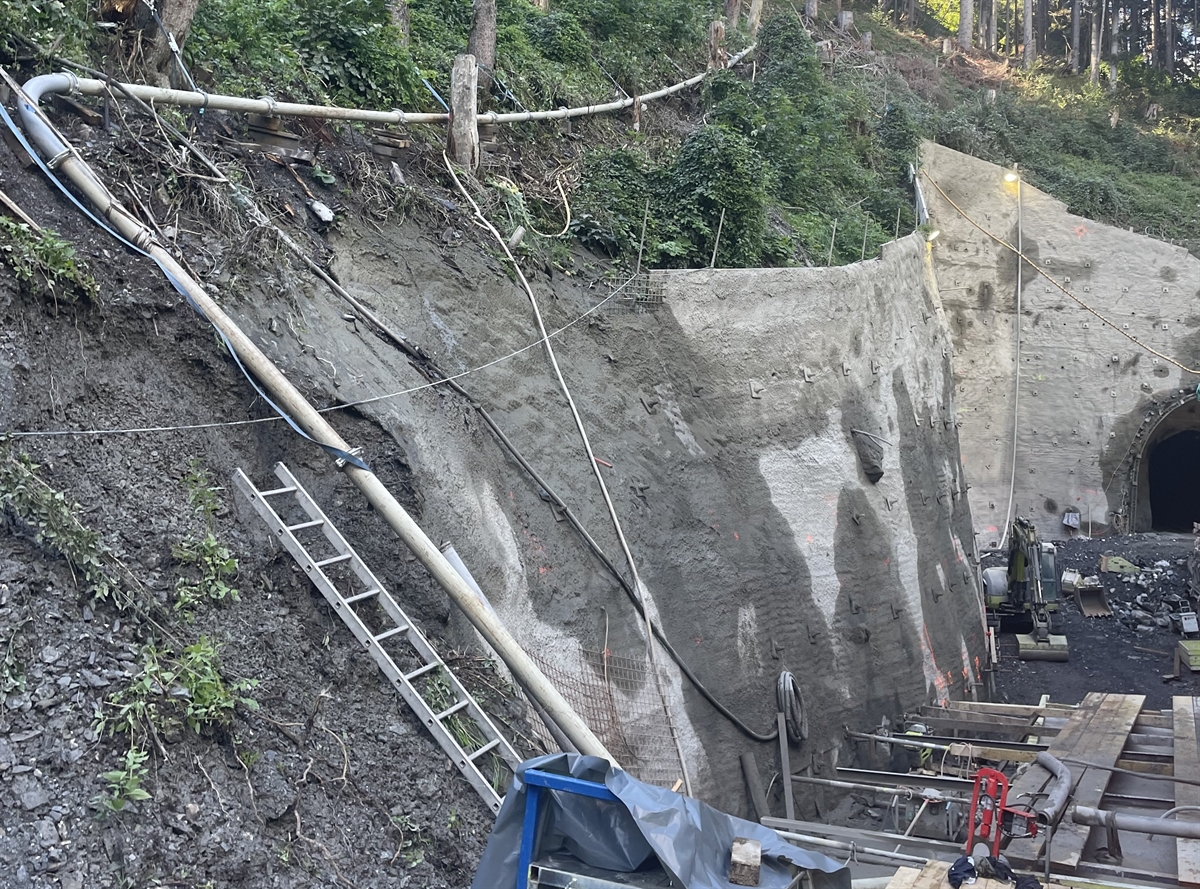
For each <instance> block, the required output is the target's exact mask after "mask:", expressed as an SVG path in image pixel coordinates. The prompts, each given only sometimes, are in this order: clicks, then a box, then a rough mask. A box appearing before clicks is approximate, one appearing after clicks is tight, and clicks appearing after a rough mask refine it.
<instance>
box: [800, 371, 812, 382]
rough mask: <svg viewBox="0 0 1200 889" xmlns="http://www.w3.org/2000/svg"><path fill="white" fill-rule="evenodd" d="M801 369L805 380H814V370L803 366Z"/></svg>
mask: <svg viewBox="0 0 1200 889" xmlns="http://www.w3.org/2000/svg"><path fill="white" fill-rule="evenodd" d="M800 370H801V372H802V374H803V376H804V382H806V383H811V382H812V381H813V375H812V371H811V370H809V369H808V368H807V367H802V368H800Z"/></svg>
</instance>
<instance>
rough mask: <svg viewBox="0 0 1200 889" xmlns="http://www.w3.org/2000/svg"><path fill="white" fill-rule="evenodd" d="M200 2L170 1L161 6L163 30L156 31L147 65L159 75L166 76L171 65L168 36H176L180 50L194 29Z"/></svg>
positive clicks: (191, 0) (196, 0)
mask: <svg viewBox="0 0 1200 889" xmlns="http://www.w3.org/2000/svg"><path fill="white" fill-rule="evenodd" d="M199 5H200V0H169V2H167V3H162V4H160V7H161V8H160V9H159V16H160V17H161V18H162V24H163V26H162V28H156V29H155V31H154V45H153V47H152V48H151V50H150V57H149V59H148V60H147V64H148V65H149V66H150V68H151V69H153V70H154V71H156V72H158V73H159V74H166V73H167V71H168V70H169V69H170V63H171V55H172V54H171V42H170V40H169V38H168V35H174V37H175V43H176V45H177V46H179V47H180V48H182V47H183V43H184V41H185V40H187V35H188V29H190V28H191V27H192V16H194V15H195V14H196V7H197V6H199Z"/></svg>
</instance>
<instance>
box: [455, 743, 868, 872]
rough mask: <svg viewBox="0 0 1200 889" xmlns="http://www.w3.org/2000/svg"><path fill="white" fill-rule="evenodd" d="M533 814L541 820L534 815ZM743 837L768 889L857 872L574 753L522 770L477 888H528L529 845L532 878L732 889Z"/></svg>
mask: <svg viewBox="0 0 1200 889" xmlns="http://www.w3.org/2000/svg"><path fill="white" fill-rule="evenodd" d="M545 789H549V790H553V791H554V792H552V793H546V792H544V790H545ZM596 800H609V801H610V804H605V805H597V803H596ZM611 803H615V805H614V804H611ZM527 807H532V812H533V817H527V816H528V815H529V812H528V811H527ZM526 821H528V822H529V823H530V824H532V825H536V829H537V835H536V836H531V837H527V836H526V835H525V828H524V825H525V823H526ZM738 838H741V839H742V840H743V841H746V840H753V841H755V842H756V843H758V844H759V846H760V850H761V867H760V876H759V883H758V885H760V886H763V887H767V889H785V887H787V886H789V885H790V884H791V883H792V880H793V878H794V877H795V875H796V870H795V869H796V868H799V869H800V870H802V871H807V872H808V873H809V876H810V882H809V885H812V886H813V887H814V889H850V871H849V869H848V868H847V867H846V866H845V865H842V864H841V863H839V862H837V861H835V860H833V859H832V858H829V857H827V856H825V855H822V854H820V853H818V852H809V851H806V850H804V849H801V848H799V847H798V846H794V845H792V844H791V843H787V842H785V841H784V840H783V839H781V838H780V836H779V835H778V834H777V833H776V832H775V831H773V830H770V829H768V828H766V827H763V826H762V825H760V824H754V823H753V822H751V821H745V820H743V819H741V818H735V817H733V816H732V815H726V814H724V813H722V812H719V811H718V810H716V809H714V808H712V807H711V806H708V805H706V804H704V803H702V802H700V801H699V800H696V799H693V798H691V797H687V796H682V795H680V794H678V793H673V792H672V791H670V790H667V789H666V788H664V787H655V786H654V785H651V784H644V783H642V782H641V781H638V780H637V779H635V778H633V777H631V776H630V775H629V774H628V773H626V772H623V771H621V770H620V769H617V768H614V767H612V766H611V765H610V764H609V763H608V762H606V761H605V760H603V759H600V758H598V757H594V756H579V755H576V754H567V753H560V754H554V755H551V756H542V757H537V758H535V759H531V760H527V761H526V762H523V763H521V764H520V765H518V766H517V770H516V774H515V776H514V778H513V784H512V788H511V790H510V791H509V793H508V795H507V796H506V797H505V799H504V806H503V808H501V810H500V814H499V815H498V816H497V818H496V826H495V829H494V830H493V831H492V835H491V836H490V837H489V838H488V844H487V849H486V850H485V851H484V853H483V859H482V861H481V862H480V865H479V870H478V871H477V872H476V874H475V880H474V882H473V883H472V884H471V885H472V889H494V887H497V886H517V887H524V886H526V885H527V881H526V879H524V877H525V876H526V875H523V874H521V873H520V871H521V866H520V863H519V860H520V858H521V855H520V851H521V849H522V846H523V844H525V843H528V846H527V848H528V853H527V854H528V855H529V856H530V857H529V864H531V865H533V866H534V867H532V868H530V870H531V871H532V870H540V869H542V868H544V867H552V868H554V869H555V870H557V871H559V872H563V873H567V874H571V873H576V874H582V873H586V874H588V875H594V876H600V874H596V873H595V872H594V871H593V870H589V868H601V869H603V870H606V871H609V872H610V874H611V872H613V871H616V872H618V873H625V874H629V873H633V872H635V871H636V872H638V875H639V878H644V877H646V876H647V875H648V873H653V870H654V869H658V870H660V871H661V872H664V873H665V874H666V875H667V876H668V877H669V878H670V880H671V881H672V883H671V884H672V885H679V886H721V885H726V884H727V879H726V877H727V875H728V874H729V864H730V861H731V858H732V852H733V845H734V842H735V840H736V839H738ZM534 851H536V856H534V855H533V852H534ZM581 882H582V881H581ZM555 885H566V884H564V883H557V884H555Z"/></svg>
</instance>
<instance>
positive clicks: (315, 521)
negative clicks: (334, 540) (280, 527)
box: [287, 519, 325, 531]
mask: <svg viewBox="0 0 1200 889" xmlns="http://www.w3.org/2000/svg"><path fill="white" fill-rule="evenodd" d="M324 524H325V520H324V519H313V520H312V521H311V522H301V523H300V524H299V525H288V526H287V529H288V530H289V531H303V530H304V529H305V528H319V527H320V526H321V525H324Z"/></svg>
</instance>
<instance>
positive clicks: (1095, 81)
mask: <svg viewBox="0 0 1200 889" xmlns="http://www.w3.org/2000/svg"><path fill="white" fill-rule="evenodd" d="M1104 6H1105V0H1092V57H1091V67H1090V68H1089V70H1088V74H1089V77H1090V79H1091V81H1092V86H1099V85H1100V54H1101V53H1102V52H1103V50H1102V49H1101V47H1100V40H1101V37H1102V35H1103V34H1104Z"/></svg>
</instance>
